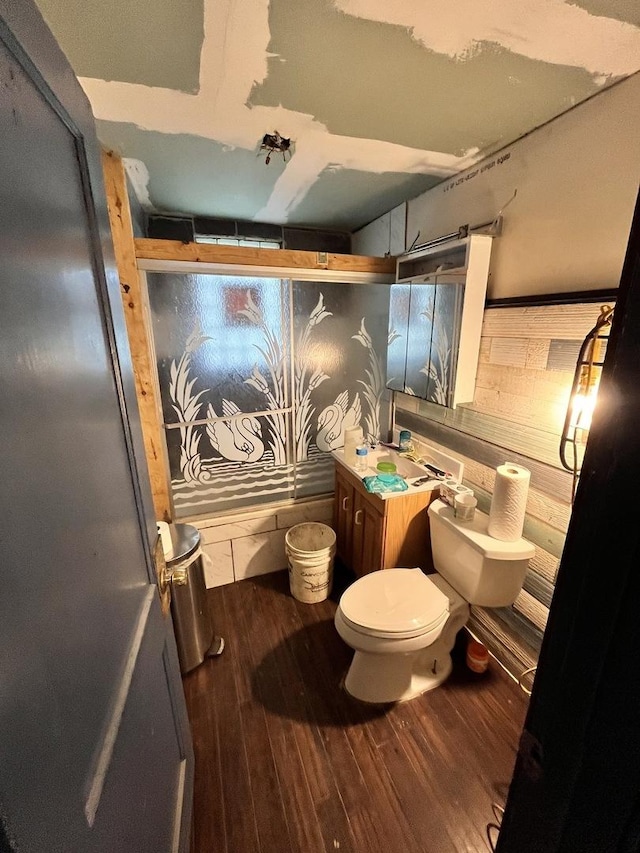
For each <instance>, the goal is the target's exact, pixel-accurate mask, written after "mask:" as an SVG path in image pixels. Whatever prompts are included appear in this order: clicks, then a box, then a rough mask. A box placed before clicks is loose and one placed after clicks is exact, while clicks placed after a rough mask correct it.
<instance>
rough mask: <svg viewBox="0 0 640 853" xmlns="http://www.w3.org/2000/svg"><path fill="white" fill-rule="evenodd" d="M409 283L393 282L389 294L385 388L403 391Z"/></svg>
mask: <svg viewBox="0 0 640 853" xmlns="http://www.w3.org/2000/svg"><path fill="white" fill-rule="evenodd" d="M410 298H411V285H410V284H393V285H391V293H390V296H389V342H388V349H387V388H390V389H391V390H392V391H404V390H405V380H404V374H405V370H406V366H407V333H408V331H409V301H410Z"/></svg>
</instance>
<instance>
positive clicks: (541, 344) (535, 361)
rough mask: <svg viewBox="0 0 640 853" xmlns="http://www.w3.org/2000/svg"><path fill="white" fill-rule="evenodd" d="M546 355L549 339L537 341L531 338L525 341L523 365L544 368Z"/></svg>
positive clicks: (547, 353) (547, 354) (535, 368)
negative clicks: (525, 352) (525, 348)
mask: <svg viewBox="0 0 640 853" xmlns="http://www.w3.org/2000/svg"><path fill="white" fill-rule="evenodd" d="M548 357H549V341H537V340H532V339H529V340H528V341H527V355H526V358H525V367H530V368H533V369H534V370H545V369H546V367H547V359H548Z"/></svg>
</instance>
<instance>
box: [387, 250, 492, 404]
mask: <svg viewBox="0 0 640 853" xmlns="http://www.w3.org/2000/svg"><path fill="white" fill-rule="evenodd" d="M492 239H493V238H492V237H489V236H488V235H485V234H473V235H471V236H470V237H466V238H464V239H462V240H454V241H451V242H447V243H443V244H441V245H439V246H436V247H431V248H427V249H421V250H418V251H415V252H409V253H407V254H405V255H401V256H400V257H399V258H398V261H397V271H396V272H397V275H396V279H397V283H396V284H394V285H392V286H391V295H390V304H389V344H388V350H387V388H390V389H391V390H393V391H402V392H404V393H405V394H412V395H413V396H415V397H421V398H422V399H424V400H429V401H431V402H433V403H438V404H440V405H441V406H447V407H449V408H455V406H456V405H457V404H458V403H470V402H472V401H473V395H474V391H475V381H476V371H477V367H478V354H479V350H480V335H481V331H482V318H483V314H484V303H485V297H486V292H487V280H488V277H489V260H490V256H491V244H492Z"/></svg>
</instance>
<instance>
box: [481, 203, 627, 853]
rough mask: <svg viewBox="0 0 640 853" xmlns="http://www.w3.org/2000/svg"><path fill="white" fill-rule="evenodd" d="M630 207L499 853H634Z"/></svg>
mask: <svg viewBox="0 0 640 853" xmlns="http://www.w3.org/2000/svg"><path fill="white" fill-rule="evenodd" d="M638 483H640V196H639V197H638V202H637V204H636V210H635V214H634V217H633V222H632V226H631V234H630V238H629V244H628V247H627V254H626V258H625V262H624V266H623V270H622V279H621V283H620V291H619V295H618V298H617V302H616V309H615V316H614V321H613V325H612V329H611V337H610V341H609V346H608V351H607V355H606V360H605V366H604V369H603V376H602V383H601V386H600V392H599V402H598V407H597V410H596V412H595V415H594V418H593V425H592V428H591V433H590V436H589V442H588V447H587V451H586V456H585V460H584V465H583V469H582V475H581V478H580V483H579V486H578V490H577V495H576V501H575V506H574V511H573V515H572V518H571V523H570V525H569V530H568V533H567V539H566V544H565V548H564V553H563V555H562V561H561V564H560V570H559V573H558V580H557V585H556V590H555V594H554V598H553V602H552V605H551V610H550V613H549V622H548V625H547V630H546V633H545V636H544V641H543V645H542V649H541V653H540V661H539V666H538V673H537V677H536V680H535V683H534V687H533V694H532V696H531V703H530V706H529V711H528V714H527V718H526V721H525V726H524V731H523V734H522V740H521V743H520V750H519V754H518V759H517V762H516V768H515V772H514V777H513V780H512V783H511V788H510V791H509V796H508V800H507V805H506V811H505V815H504V820H503V824H502V829H501V832H500V837H499V840H498V845H497V850H498V853H596V851H597V853H605V851H606V853H623V851H624V853H631V851H638V850H640V612H639V611H640V515H639V514H638V513H639V511H640V498H638V497H637V496H636V495H635V493H634V490H635V489H636V488H637V484H638Z"/></svg>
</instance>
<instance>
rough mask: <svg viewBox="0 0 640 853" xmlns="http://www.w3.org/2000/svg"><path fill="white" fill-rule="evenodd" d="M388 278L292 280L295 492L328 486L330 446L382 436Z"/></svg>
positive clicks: (385, 415)
mask: <svg viewBox="0 0 640 853" xmlns="http://www.w3.org/2000/svg"><path fill="white" fill-rule="evenodd" d="M388 324H389V285H386V284H354V283H342V282H340V283H336V282H331V283H329V282H315V281H294V282H293V339H294V344H293V347H294V365H293V388H294V400H293V410H294V438H295V454H296V455H295V459H296V497H303V496H307V495H312V494H320V493H322V492H332V491H333V476H334V474H333V470H334V462H333V457H332V456H331V454H330V451H331V450H334V449H336V448H338V447H342V446H343V444H344V431H345V429H348V428H349V427H353V426H361V427H362V430H363V433H364V435H365V436H367V437H371V438H372V439H378V438H380V437H381V436H382V435H384V436H385V437H386V434H387V431H388V429H389V414H390V397H391V393H390V392H389V391H387V390H386V388H385V377H386V351H387V337H388Z"/></svg>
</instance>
